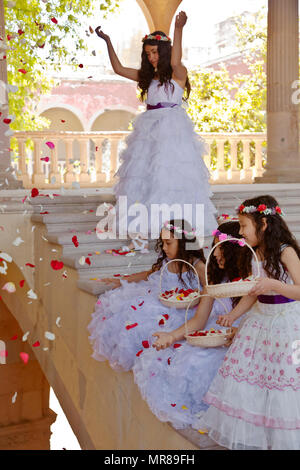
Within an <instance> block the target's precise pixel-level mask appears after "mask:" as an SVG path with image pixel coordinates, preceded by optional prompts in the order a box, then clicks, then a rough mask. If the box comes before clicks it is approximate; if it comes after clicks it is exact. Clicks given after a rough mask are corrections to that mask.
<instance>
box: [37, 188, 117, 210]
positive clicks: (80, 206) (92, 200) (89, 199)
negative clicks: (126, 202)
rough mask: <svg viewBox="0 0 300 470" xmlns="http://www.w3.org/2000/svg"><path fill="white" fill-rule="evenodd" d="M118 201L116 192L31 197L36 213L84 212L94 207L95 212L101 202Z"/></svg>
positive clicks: (112, 202) (111, 202) (113, 202)
mask: <svg viewBox="0 0 300 470" xmlns="http://www.w3.org/2000/svg"><path fill="white" fill-rule="evenodd" d="M103 203H107V204H113V205H115V203H116V198H115V196H114V194H112V193H108V194H100V195H99V196H84V195H83V196H59V197H58V196H57V197H54V198H53V199H52V198H48V197H40V196H38V197H37V198H33V199H32V198H31V199H30V205H31V206H32V207H33V209H34V213H39V212H44V211H49V213H52V214H54V213H55V214H56V213H70V212H75V213H77V212H84V210H89V209H93V210H94V211H95V212H96V210H97V207H99V206H100V205H101V204H103Z"/></svg>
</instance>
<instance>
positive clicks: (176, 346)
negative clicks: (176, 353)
mask: <svg viewBox="0 0 300 470" xmlns="http://www.w3.org/2000/svg"><path fill="white" fill-rule="evenodd" d="M181 346H182V345H181V344H179V343H175V344H174V346H173V348H174V349H177V348H180V347H181Z"/></svg>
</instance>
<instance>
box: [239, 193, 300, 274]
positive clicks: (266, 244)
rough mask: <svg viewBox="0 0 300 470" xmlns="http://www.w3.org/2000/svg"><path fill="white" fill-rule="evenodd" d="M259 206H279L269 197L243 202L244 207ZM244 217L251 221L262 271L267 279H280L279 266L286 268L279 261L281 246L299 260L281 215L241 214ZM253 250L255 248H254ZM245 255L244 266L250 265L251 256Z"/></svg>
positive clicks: (271, 207) (296, 245)
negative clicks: (259, 249) (290, 248)
mask: <svg viewBox="0 0 300 470" xmlns="http://www.w3.org/2000/svg"><path fill="white" fill-rule="evenodd" d="M260 204H265V205H266V206H267V208H268V209H273V208H274V209H275V208H276V207H278V206H279V204H278V202H277V201H276V199H275V198H274V197H272V196H269V195H264V196H257V197H254V198H252V199H246V200H245V201H244V202H243V205H244V206H255V207H258V206H259V205H260ZM242 215H245V216H246V217H249V218H250V219H252V221H253V223H254V225H255V228H256V236H257V239H258V246H257V247H256V249H257V248H261V251H262V253H263V257H264V269H265V271H266V273H267V274H268V276H269V277H272V278H274V279H280V278H281V275H282V270H281V266H283V268H284V269H285V270H286V266H285V265H284V263H282V261H281V259H280V258H281V245H283V244H286V245H288V246H291V247H292V248H294V250H295V251H296V253H297V255H298V258H300V247H299V245H298V242H297V240H296V238H295V237H294V235H292V233H291V232H290V230H289V228H288V226H287V224H286V222H285V220H284V219H283V217H282V215H280V214H279V213H277V212H275V214H268V215H265V214H263V213H260V212H251V213H244V212H243V213H242ZM263 219H265V220H266V222H267V227H266V229H265V230H263V225H264V220H263ZM254 249H255V247H254ZM249 251H250V250H248V254H246V255H245V260H244V264H247V265H248V266H249V265H251V258H252V254H251V252H250V253H249Z"/></svg>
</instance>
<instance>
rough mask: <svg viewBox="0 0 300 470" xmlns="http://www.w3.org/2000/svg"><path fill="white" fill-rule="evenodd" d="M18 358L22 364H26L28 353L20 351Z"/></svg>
mask: <svg viewBox="0 0 300 470" xmlns="http://www.w3.org/2000/svg"><path fill="white" fill-rule="evenodd" d="M20 358H21V359H22V361H23V362H24V364H27V362H28V360H29V354H27V353H26V352H20Z"/></svg>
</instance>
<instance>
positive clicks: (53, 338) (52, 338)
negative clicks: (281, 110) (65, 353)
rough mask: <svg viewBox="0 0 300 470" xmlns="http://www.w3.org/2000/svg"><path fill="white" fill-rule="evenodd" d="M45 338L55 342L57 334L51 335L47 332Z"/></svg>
mask: <svg viewBox="0 0 300 470" xmlns="http://www.w3.org/2000/svg"><path fill="white" fill-rule="evenodd" d="M45 338H47V339H49V340H50V341H54V340H55V334H54V333H51V332H50V331H45Z"/></svg>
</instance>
